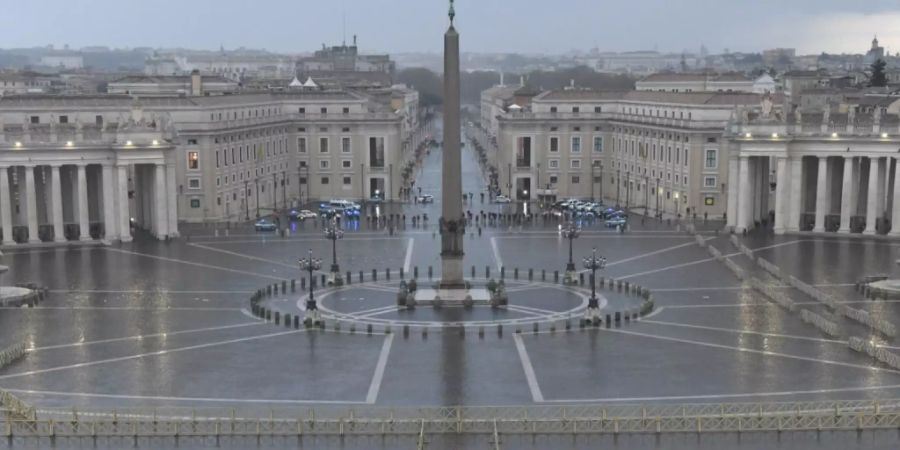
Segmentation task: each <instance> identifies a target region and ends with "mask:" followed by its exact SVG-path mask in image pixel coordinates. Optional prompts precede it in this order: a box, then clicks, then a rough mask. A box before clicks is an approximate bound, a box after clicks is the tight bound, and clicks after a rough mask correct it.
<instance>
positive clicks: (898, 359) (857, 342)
mask: <svg viewBox="0 0 900 450" xmlns="http://www.w3.org/2000/svg"><path fill="white" fill-rule="evenodd" d="M848 345H849V346H850V349H852V350H854V351H857V352H860V353H865V354H867V355H869V356H871V357H873V358H875V359H877V360H878V361H880V362H882V363H884V364H886V365H888V366H890V367H892V368H894V369H900V356H897V354H895V353H891V352H890V351H888V350H887V349H886V348H884V347H881V346H879V345H878V344H876V343H874V342H872V341H868V340H865V339H862V338H858V337H851V338H850V340H849V341H848Z"/></svg>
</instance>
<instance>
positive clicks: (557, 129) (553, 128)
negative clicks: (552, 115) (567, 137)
mask: <svg viewBox="0 0 900 450" xmlns="http://www.w3.org/2000/svg"><path fill="white" fill-rule="evenodd" d="M550 131H559V127H550Z"/></svg>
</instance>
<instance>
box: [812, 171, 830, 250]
mask: <svg viewBox="0 0 900 450" xmlns="http://www.w3.org/2000/svg"><path fill="white" fill-rule="evenodd" d="M817 177H818V182H817V183H816V225H815V227H814V228H813V232H815V233H822V232H824V231H825V214H827V213H828V195H827V194H828V192H827V191H828V188H827V187H826V185H827V183H828V158H826V157H823V156H820V157H819V170H818V176H817Z"/></svg>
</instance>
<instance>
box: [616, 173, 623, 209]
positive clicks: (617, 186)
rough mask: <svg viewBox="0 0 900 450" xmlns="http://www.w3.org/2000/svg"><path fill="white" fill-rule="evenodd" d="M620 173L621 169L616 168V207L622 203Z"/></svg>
mask: <svg viewBox="0 0 900 450" xmlns="http://www.w3.org/2000/svg"><path fill="white" fill-rule="evenodd" d="M620 173H621V169H616V208H618V207H619V203H620V202H619V198H620V197H619V195H620V194H621V191H622V179H621V178H619V175H620Z"/></svg>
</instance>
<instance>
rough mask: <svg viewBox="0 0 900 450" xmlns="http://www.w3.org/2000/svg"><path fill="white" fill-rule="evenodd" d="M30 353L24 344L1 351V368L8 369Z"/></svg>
mask: <svg viewBox="0 0 900 450" xmlns="http://www.w3.org/2000/svg"><path fill="white" fill-rule="evenodd" d="M27 353H28V345H26V344H25V343H24V342H20V343H18V344H15V345H11V346H9V347H7V348H5V349H3V350H2V351H0V368H3V367H6V366H8V365H9V364H12V363H13V362H15V361H16V360H17V359H19V358H21V357H23V356H25V354H27Z"/></svg>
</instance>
